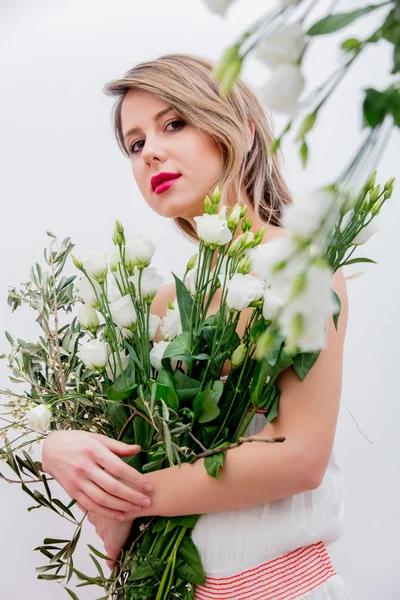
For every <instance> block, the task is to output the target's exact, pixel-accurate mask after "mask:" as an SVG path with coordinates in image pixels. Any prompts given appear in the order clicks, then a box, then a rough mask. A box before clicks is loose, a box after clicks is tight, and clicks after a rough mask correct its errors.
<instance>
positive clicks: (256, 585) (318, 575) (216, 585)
mask: <svg viewBox="0 0 400 600" xmlns="http://www.w3.org/2000/svg"><path fill="white" fill-rule="evenodd" d="M335 575H336V571H335V569H334V568H333V565H332V561H331V559H330V556H329V554H328V551H327V549H326V546H325V544H324V543H323V542H318V543H316V544H312V545H311V546H304V547H302V548H298V549H297V550H294V551H292V552H288V554H285V555H284V556H280V557H279V558H275V559H273V560H270V561H268V562H266V563H264V564H262V565H259V566H258V567H254V568H253V569H248V570H246V571H243V572H242V573H238V574H237V575H232V576H230V577H206V583H205V584H203V585H196V588H195V598H196V600H295V599H296V598H299V596H301V595H303V594H306V593H307V592H310V591H311V590H313V589H314V588H316V587H318V586H319V585H321V584H322V583H324V582H325V581H327V580H328V579H330V578H331V577H334V576H335Z"/></svg>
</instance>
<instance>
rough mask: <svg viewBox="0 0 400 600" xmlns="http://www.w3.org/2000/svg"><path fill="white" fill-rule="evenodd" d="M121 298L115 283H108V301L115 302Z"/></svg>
mask: <svg viewBox="0 0 400 600" xmlns="http://www.w3.org/2000/svg"><path fill="white" fill-rule="evenodd" d="M121 298H122V295H121V292H120V291H119V289H118V288H117V287H116V286H115V285H110V287H109V288H108V299H109V301H110V302H115V301H116V300H120V299H121Z"/></svg>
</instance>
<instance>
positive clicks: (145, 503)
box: [140, 498, 151, 506]
mask: <svg viewBox="0 0 400 600" xmlns="http://www.w3.org/2000/svg"><path fill="white" fill-rule="evenodd" d="M140 503H141V505H142V506H150V505H151V500H150V498H142V499H141V501H140Z"/></svg>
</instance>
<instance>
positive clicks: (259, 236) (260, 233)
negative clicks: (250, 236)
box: [253, 225, 267, 246]
mask: <svg viewBox="0 0 400 600" xmlns="http://www.w3.org/2000/svg"><path fill="white" fill-rule="evenodd" d="M266 229H267V228H266V226H265V225H264V226H263V227H261V229H259V230H258V231H257V232H256V234H255V236H254V241H253V246H258V244H260V243H261V242H262V240H263V237H264V233H265V231H266Z"/></svg>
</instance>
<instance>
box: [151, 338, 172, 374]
mask: <svg viewBox="0 0 400 600" xmlns="http://www.w3.org/2000/svg"><path fill="white" fill-rule="evenodd" d="M168 344H169V342H166V341H165V340H161V342H155V343H154V345H153V347H152V349H151V350H150V362H151V365H152V366H153V367H154V369H155V370H156V371H159V370H160V369H161V359H162V357H163V354H164V352H165V349H166V347H167V346H168Z"/></svg>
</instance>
